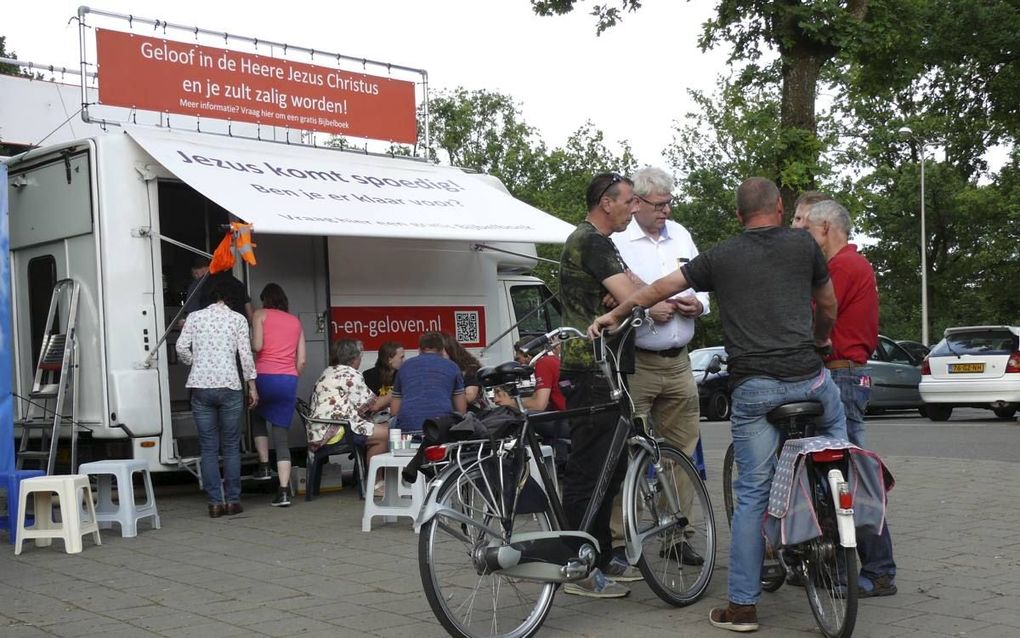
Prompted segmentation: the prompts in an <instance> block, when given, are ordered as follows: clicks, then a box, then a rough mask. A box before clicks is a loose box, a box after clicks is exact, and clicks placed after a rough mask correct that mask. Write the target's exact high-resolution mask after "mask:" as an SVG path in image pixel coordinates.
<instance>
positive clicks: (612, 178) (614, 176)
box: [595, 173, 624, 202]
mask: <svg viewBox="0 0 1020 638" xmlns="http://www.w3.org/2000/svg"><path fill="white" fill-rule="evenodd" d="M623 180H624V177H623V175H620V174H619V173H610V174H609V183H608V184H606V185H605V187H604V188H603V189H602V192H600V193H599V196H598V197H596V198H595V201H596V202H601V201H602V198H603V197H605V195H606V191H608V190H609V189H610V188H612V187H613V185H614V184H619V183H620V182H622V181H623Z"/></svg>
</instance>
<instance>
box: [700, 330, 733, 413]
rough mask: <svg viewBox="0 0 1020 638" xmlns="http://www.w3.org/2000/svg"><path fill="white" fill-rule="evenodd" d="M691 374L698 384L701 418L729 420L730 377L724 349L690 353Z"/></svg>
mask: <svg viewBox="0 0 1020 638" xmlns="http://www.w3.org/2000/svg"><path fill="white" fill-rule="evenodd" d="M691 372H693V373H694V380H695V382H697V384H698V398H699V399H700V403H701V416H703V417H706V418H708V420H709V421H726V420H729V418H730V388H729V382H730V375H729V373H728V372H726V349H725V348H723V347H722V346H713V347H711V348H698V349H697V350H692V351H691Z"/></svg>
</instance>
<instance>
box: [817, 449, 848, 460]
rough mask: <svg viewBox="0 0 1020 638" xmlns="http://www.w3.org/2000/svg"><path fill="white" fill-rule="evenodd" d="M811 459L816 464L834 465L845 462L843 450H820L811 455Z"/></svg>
mask: <svg viewBox="0 0 1020 638" xmlns="http://www.w3.org/2000/svg"><path fill="white" fill-rule="evenodd" d="M811 459H812V460H813V461H815V462H816V463H834V462H835V461H842V460H843V450H819V451H818V452H812V453H811Z"/></svg>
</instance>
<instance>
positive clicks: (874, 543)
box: [831, 368, 896, 589]
mask: <svg viewBox="0 0 1020 638" xmlns="http://www.w3.org/2000/svg"><path fill="white" fill-rule="evenodd" d="M831 373H832V380H833V381H835V382H836V385H837V386H839V392H840V397H841V398H842V400H843V409H844V410H845V411H846V433H847V437H848V438H849V439H850V442H851V443H853V444H854V445H856V446H857V447H862V448H867V447H868V446H867V445H866V442H867V439H866V438H865V437H866V432H865V429H864V412H865V410H867V408H868V401H869V400H870V399H871V383H870V379H869V380H868V381H865V382H863V383H862V377H868V369H867V368H844V369H841V370H832V371H831ZM857 555H858V556H860V558H861V576H862V577H864V578H866V579H868V580H869V581H872V582H874V580H875V579H876V578H878V577H879V576H891V577H892V578H895V577H896V561H895V560H893V551H892V537H891V536H890V535H889V523H888V521H887V522H886V524H885V526H884V527H883V528H882V533H881V534H872V533H869V532H867V531H866V530H864V528H860V527H859V528H857ZM869 589H870V587H869Z"/></svg>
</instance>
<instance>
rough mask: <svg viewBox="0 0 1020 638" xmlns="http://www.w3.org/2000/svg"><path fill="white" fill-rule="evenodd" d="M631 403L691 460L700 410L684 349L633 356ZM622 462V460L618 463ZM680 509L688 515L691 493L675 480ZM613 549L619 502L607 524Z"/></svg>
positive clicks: (620, 539)
mask: <svg viewBox="0 0 1020 638" xmlns="http://www.w3.org/2000/svg"><path fill="white" fill-rule="evenodd" d="M628 387H629V389H630V394H631V397H632V398H633V400H634V413H635V414H644V415H650V416H651V418H652V424H653V425H654V427H655V432H656V434H657V435H658V436H661V437H662V438H664V439H666V441H667V442H668V443H669V444H671V445H672V446H674V447H676V448H677V449H679V450H680V451H682V452H683V453H684V454H686V455H687V456H688V457H691V458H693V457H694V450H695V448H697V446H698V437H699V436H700V435H701V429H700V428H701V426H700V422H701V410H700V402H699V400H698V384H697V383H695V381H694V375H693V374H692V373H691V358H690V355H689V354H688V353H687V349H686V348H684V350H683V352H681V353H680V354H679V355H677V356H675V357H662V356H659V355H658V354H655V353H652V352H643V351H641V350H637V351H636V352H635V353H634V374H633V375H631V376H630V378H629V379H628ZM621 460H622V459H621ZM676 481H677V483H676V485H678V486H679V488H680V505H681V507H683V508H684V510H685V511H689V510H690V507H691V503H692V502H693V499H694V493H693V492H692V491H691V490H690V489H685V485H689V481H688V480H687V478H686V477H683V476H677V477H676ZM611 528H612V532H613V547H614V548H617V547H623V544H624V535H623V499H622V498H621V497H620V496H617V498H616V501H615V502H614V503H613V515H612V520H611Z"/></svg>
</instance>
